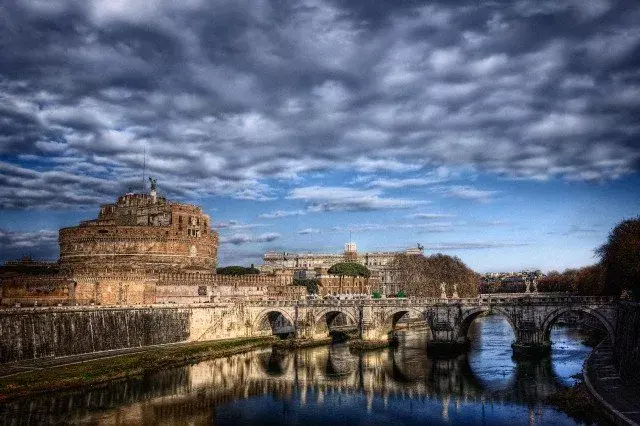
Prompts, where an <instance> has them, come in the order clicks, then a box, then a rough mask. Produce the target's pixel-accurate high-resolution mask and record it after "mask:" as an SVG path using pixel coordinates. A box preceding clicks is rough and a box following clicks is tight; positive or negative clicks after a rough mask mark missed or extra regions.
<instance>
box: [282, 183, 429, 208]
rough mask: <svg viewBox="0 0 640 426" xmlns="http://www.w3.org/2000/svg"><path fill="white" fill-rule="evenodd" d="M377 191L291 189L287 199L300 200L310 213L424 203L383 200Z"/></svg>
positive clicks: (331, 188) (410, 205) (399, 206)
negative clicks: (304, 203) (305, 204)
mask: <svg viewBox="0 0 640 426" xmlns="http://www.w3.org/2000/svg"><path fill="white" fill-rule="evenodd" d="M381 195H382V193H381V191H380V190H377V189H366V190H357V189H353V188H346V187H335V186H334V187H332V186H309V187H302V188H295V189H293V190H292V191H291V192H290V193H289V195H288V196H287V198H289V199H292V200H302V201H305V202H306V203H307V204H308V209H309V210H310V211H367V210H380V209H403V208H410V207H414V206H417V205H420V204H424V203H425V202H424V201H420V200H411V199H404V198H384V197H382V196H381Z"/></svg>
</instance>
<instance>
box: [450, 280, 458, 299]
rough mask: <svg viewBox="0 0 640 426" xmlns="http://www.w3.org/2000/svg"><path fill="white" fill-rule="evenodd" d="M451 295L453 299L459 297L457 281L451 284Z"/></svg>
mask: <svg viewBox="0 0 640 426" xmlns="http://www.w3.org/2000/svg"><path fill="white" fill-rule="evenodd" d="M451 297H452V298H453V299H459V298H460V296H458V284H457V283H455V284H454V285H453V294H452V295H451Z"/></svg>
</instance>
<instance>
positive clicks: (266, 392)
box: [0, 316, 590, 426]
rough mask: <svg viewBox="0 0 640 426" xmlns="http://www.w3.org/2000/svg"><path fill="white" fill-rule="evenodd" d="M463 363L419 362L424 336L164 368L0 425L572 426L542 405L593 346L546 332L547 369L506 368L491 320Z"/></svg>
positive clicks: (19, 408)
mask: <svg viewBox="0 0 640 426" xmlns="http://www.w3.org/2000/svg"><path fill="white" fill-rule="evenodd" d="M469 336H470V337H471V339H472V346H471V349H470V351H469V352H468V354H466V355H462V356H458V357H457V358H454V359H431V358H429V357H428V356H427V353H426V350H425V346H426V333H424V332H416V331H408V332H403V333H401V334H400V338H399V340H400V344H399V345H398V347H396V348H393V349H385V350H379V351H370V352H365V353H362V354H352V353H350V351H349V349H348V348H347V347H346V346H345V345H344V344H336V345H333V346H325V347H318V348H310V349H303V350H299V351H297V352H286V351H281V350H272V349H270V348H265V349H260V350H254V351H252V352H248V353H244V354H239V355H234V356H230V357H227V358H220V359H215V360H210V361H205V362H201V363H198V364H195V365H190V366H184V367H179V368H172V369H168V370H163V371H158V372H154V373H151V374H148V375H146V376H144V377H141V378H137V379H131V380H127V381H124V382H118V383H111V384H109V385H107V386H105V387H101V388H98V389H83V390H75V391H61V392H58V393H49V394H46V395H39V396H33V397H30V398H25V399H21V400H14V401H11V402H9V403H6V404H5V405H0V424H8V425H14V424H16V425H18V424H42V423H48V424H68V423H75V424H116V425H125V424H126V425H129V424H149V425H165V424H167V425H168V424H193V425H195V424H217V425H234V426H238V425H241V424H271V425H279V424H299V425H305V426H308V425H314V424H334V425H335V424H344V425H353V424H371V423H378V424H390V423H395V424H405V425H411V424H416V425H417V424H420V425H426V424H434V425H438V424H487V425H518V424H559V425H563V424H566V425H572V424H576V422H575V421H574V420H572V419H571V418H570V417H569V416H567V415H566V414H565V413H563V412H560V411H558V410H556V409H554V408H553V407H551V406H549V405H548V404H546V403H545V398H546V396H547V395H549V394H551V393H553V392H555V391H557V390H559V389H562V387H564V386H570V385H572V384H573V383H574V381H575V379H574V378H573V376H574V375H576V374H578V373H580V371H581V367H582V363H583V361H584V359H585V358H586V356H587V355H588V353H589V351H590V348H589V347H587V346H585V345H584V344H582V338H583V336H582V335H581V334H580V333H579V332H578V331H577V329H575V328H572V327H566V326H564V327H560V326H556V327H554V328H553V330H552V336H551V337H552V341H553V349H552V355H551V357H550V358H549V359H547V360H544V361H536V362H532V361H528V362H525V361H517V362H516V361H514V360H512V357H511V347H510V345H511V342H512V341H513V332H512V330H511V328H510V326H509V324H508V323H507V322H506V320H504V319H502V318H500V317H494V316H489V317H484V318H479V319H477V320H476V321H475V322H474V323H473V324H472V327H471V329H470V332H469Z"/></svg>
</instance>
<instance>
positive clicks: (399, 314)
mask: <svg viewBox="0 0 640 426" xmlns="http://www.w3.org/2000/svg"><path fill="white" fill-rule="evenodd" d="M405 316H409V317H411V316H417V317H419V318H422V319H424V318H425V315H424V312H423V311H421V310H420V309H415V308H406V307H400V308H396V309H392V310H390V311H387V312H385V314H384V317H383V319H382V327H383V328H384V329H385V331H386V332H391V331H394V330H395V329H396V326H397V324H398V322H400V320H401V319H402V318H404V317H405Z"/></svg>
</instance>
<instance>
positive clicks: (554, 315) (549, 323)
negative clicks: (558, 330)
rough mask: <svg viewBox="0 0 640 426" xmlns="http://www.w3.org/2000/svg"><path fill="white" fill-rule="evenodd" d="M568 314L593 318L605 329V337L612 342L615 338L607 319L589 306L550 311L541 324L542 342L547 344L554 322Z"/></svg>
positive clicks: (612, 328)
mask: <svg viewBox="0 0 640 426" xmlns="http://www.w3.org/2000/svg"><path fill="white" fill-rule="evenodd" d="M568 312H582V313H585V314H587V315H589V316H591V317H593V318H596V319H597V320H598V322H600V324H602V326H603V327H604V328H605V330H606V331H607V337H608V338H609V339H610V340H611V341H612V342H613V339H614V336H615V330H614V327H613V325H611V323H610V322H609V320H608V319H607V317H606V316H605V315H604V314H603V313H602V312H600V311H599V310H598V309H597V308H592V307H590V306H579V305H578V306H564V307H562V308H558V309H556V310H554V311H552V312H551V313H549V314H548V315H547V316H546V317H545V319H544V321H543V323H542V332H543V335H544V341H545V342H549V341H550V335H551V328H552V327H553V325H554V324H555V322H556V320H557V319H558V318H559V317H560V316H562V315H564V314H566V313H568Z"/></svg>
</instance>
